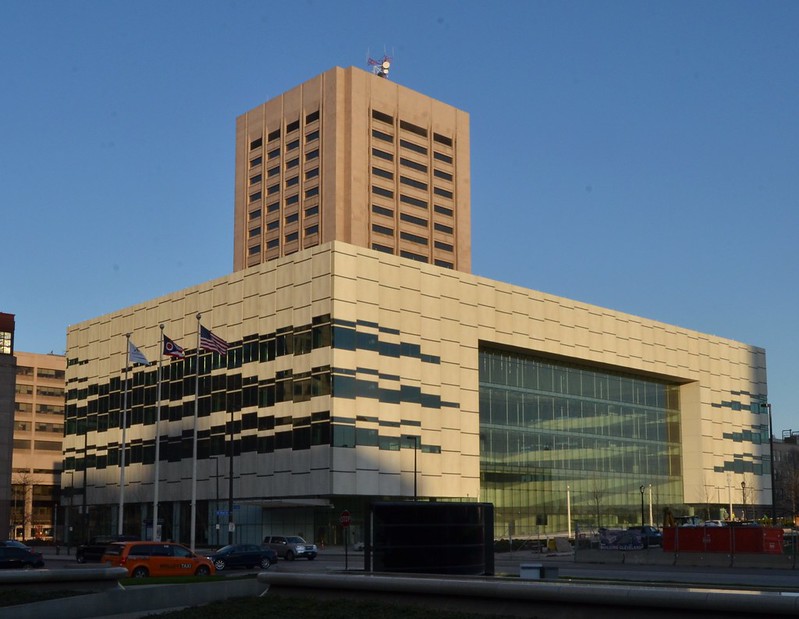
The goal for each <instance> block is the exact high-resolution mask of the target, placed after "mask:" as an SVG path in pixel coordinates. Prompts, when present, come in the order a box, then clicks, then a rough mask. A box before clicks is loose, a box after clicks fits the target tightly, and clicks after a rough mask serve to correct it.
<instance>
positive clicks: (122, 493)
mask: <svg viewBox="0 0 799 619" xmlns="http://www.w3.org/2000/svg"><path fill="white" fill-rule="evenodd" d="M129 359H130V333H126V334H125V388H124V390H123V393H122V449H121V451H120V455H119V522H118V524H117V534H118V535H122V530H123V524H124V522H123V520H124V514H125V448H126V445H127V442H126V435H125V433H126V431H127V425H128V365H129Z"/></svg>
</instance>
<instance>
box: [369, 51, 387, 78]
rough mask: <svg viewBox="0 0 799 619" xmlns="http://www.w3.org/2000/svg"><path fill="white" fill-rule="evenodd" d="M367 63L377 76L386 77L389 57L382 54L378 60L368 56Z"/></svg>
mask: <svg viewBox="0 0 799 619" xmlns="http://www.w3.org/2000/svg"><path fill="white" fill-rule="evenodd" d="M367 64H368V65H369V66H370V67H372V73H374V74H375V75H377V76H378V77H383V78H385V79H388V70H389V69H390V68H391V57H390V56H383V57H382V58H380V59H379V60H375V59H374V58H369V60H368V62H367Z"/></svg>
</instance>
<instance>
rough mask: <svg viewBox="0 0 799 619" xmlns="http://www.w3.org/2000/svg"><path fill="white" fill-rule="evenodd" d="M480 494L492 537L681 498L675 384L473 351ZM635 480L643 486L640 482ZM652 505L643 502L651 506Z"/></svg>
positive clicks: (596, 522) (586, 526)
mask: <svg viewBox="0 0 799 619" xmlns="http://www.w3.org/2000/svg"><path fill="white" fill-rule="evenodd" d="M479 363H480V369H479V371H480V476H481V496H480V500H481V501H486V502H490V503H493V504H494V506H495V536H496V537H497V538H507V537H511V538H522V537H536V536H538V535H544V534H549V535H551V534H554V533H565V532H566V531H567V530H568V529H569V526H568V525H569V523H568V514H569V510H570V511H571V521H572V532H573V533H574V532H575V531H578V530H583V531H585V530H590V529H595V528H598V527H615V526H626V525H634V524H640V523H641V514H642V504H643V511H644V519H645V520H646V521H647V522H649V514H650V511H651V513H652V515H653V517H652V520H654V522H655V523H657V522H659V521H660V520H661V517H662V511H663V508H665V507H667V506H669V507H671V508H673V507H674V506H677V505H681V504H682V503H683V496H682V471H681V452H680V403H679V393H680V392H679V385H677V384H674V383H668V382H665V381H661V380H656V379H653V378H650V377H646V376H640V375H633V374H629V373H622V372H615V371H611V370H606V369H604V368H598V367H591V366H588V365H576V364H572V363H565V362H561V361H556V360H552V359H546V358H540V357H533V356H526V355H522V354H518V353H515V352H507V351H501V350H496V349H489V348H484V349H481V351H480V362H479ZM642 488H643V491H642ZM650 505H651V508H650Z"/></svg>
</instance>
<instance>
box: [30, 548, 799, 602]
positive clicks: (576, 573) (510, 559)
mask: <svg viewBox="0 0 799 619" xmlns="http://www.w3.org/2000/svg"><path fill="white" fill-rule="evenodd" d="M522 563H542V564H544V565H549V566H557V567H558V570H559V581H561V582H564V581H570V580H572V581H577V582H586V581H594V582H601V583H614V582H621V583H630V584H632V583H636V584H638V585H643V586H647V585H657V586H662V585H674V586H684V587H703V588H704V587H711V588H712V587H726V588H734V589H741V590H778V591H785V592H797V594H799V569H797V570H791V569H774V568H753V567H691V566H679V565H678V566H673V565H629V564H622V563H582V562H575V561H574V559H573V558H572V557H547V556H543V555H536V554H533V553H531V552H516V553H513V554H511V553H501V554H496V555H495V573H496V574H497V575H507V576H518V575H519V566H520V565H521V564H522ZM45 565H46V568H47V569H76V568H80V567H82V566H81V564H79V563H78V562H77V561H75V557H74V554H70V555H66V554H64V553H61V554H59V555H56V554H55V552H54V551H52V550H49V549H46V550H45ZM83 565H85V566H97V565H98V564H91V563H87V564H83ZM363 566H364V555H363V552H359V551H349V552H348V553H347V556H346V557H345V554H344V551H343V549H342V548H330V549H326V550H321V551H320V553H319V556H317V558H316V559H315V560H313V561H309V560H307V559H296V560H294V561H284V560H281V561H278V563H277V564H276V565H273V566H272V567H270V568H269V569H270V570H276V571H280V572H289V573H291V572H300V573H302V572H340V571H343V570H345V569H348V570H353V571H360V570H363ZM247 571H248V570H239V569H235V570H228V571H226V572H224V573H225V574H231V575H234V574H242V573H246V572H247ZM249 571H250V572H257V571H259V570H249Z"/></svg>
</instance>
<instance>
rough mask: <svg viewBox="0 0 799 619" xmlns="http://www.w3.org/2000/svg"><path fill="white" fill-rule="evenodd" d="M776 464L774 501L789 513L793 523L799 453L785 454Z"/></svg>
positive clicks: (797, 502)
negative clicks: (777, 465) (775, 497)
mask: <svg viewBox="0 0 799 619" xmlns="http://www.w3.org/2000/svg"><path fill="white" fill-rule="evenodd" d="M778 463H779V467H778V468H777V469H776V470H775V471H774V474H775V477H776V484H775V486H776V488H775V494H776V496H777V499H776V500H777V502H778V503H780V505H779V507H780V508H781V509H782V510H784V511H787V512H790V514H791V520H792V522H795V519H796V513H797V511H799V510H797V507H799V451H795V450H791V451H789V452H787V453H785V454H784V455H783V457H782V458H780V459H779V460H778Z"/></svg>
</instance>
